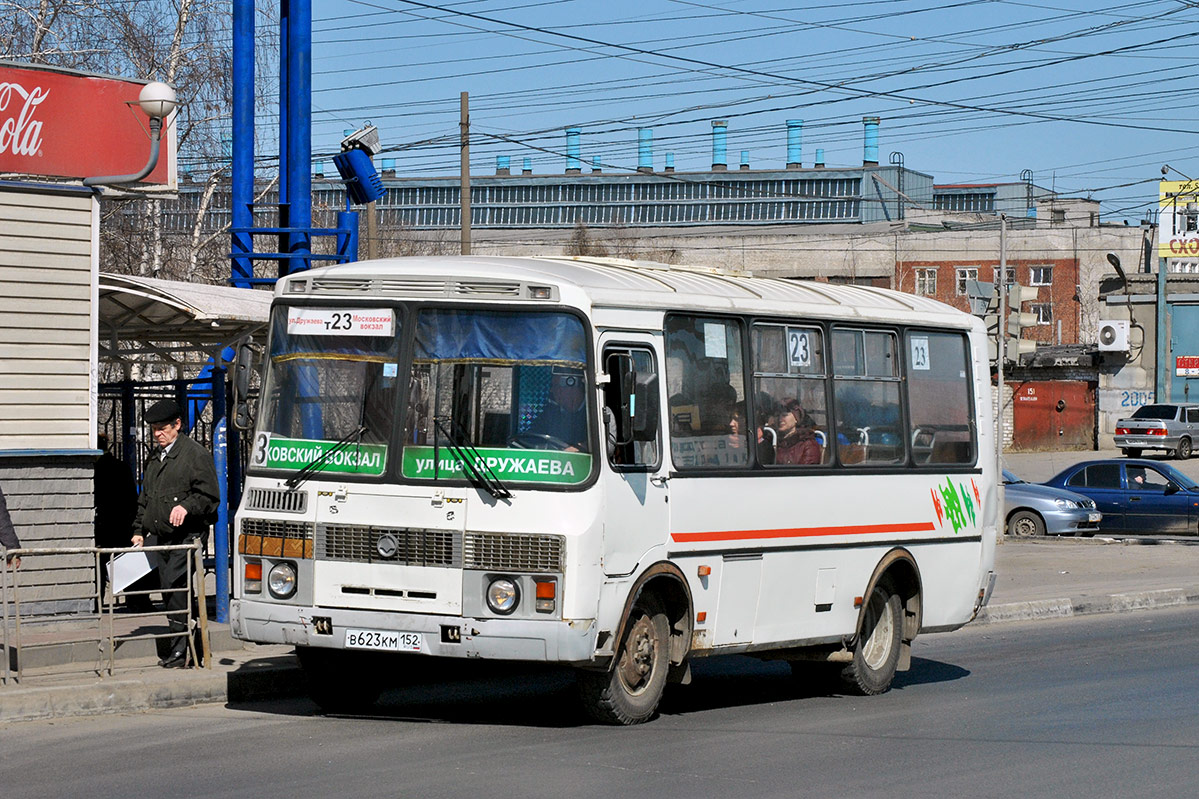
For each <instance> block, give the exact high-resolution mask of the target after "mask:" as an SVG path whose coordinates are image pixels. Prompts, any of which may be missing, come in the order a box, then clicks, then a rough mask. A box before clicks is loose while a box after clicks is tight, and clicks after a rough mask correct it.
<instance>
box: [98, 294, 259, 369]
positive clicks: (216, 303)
mask: <svg viewBox="0 0 1199 799" xmlns="http://www.w3.org/2000/svg"><path fill="white" fill-rule="evenodd" d="M270 305H271V292H269V291H259V290H256V289H239V288H231V287H228V286H212V285H208V284H204V283H183V282H180V281H174V280H159V279H157V278H150V277H134V276H131V275H114V274H107V273H102V274H101V275H100V290H99V318H100V330H99V339H100V355H101V357H102V358H105V359H109V360H124V359H126V358H128V357H130V356H132V355H138V354H145V353H156V354H158V355H161V356H163V357H166V358H168V359H169V360H184V359H186V358H187V355H186V353H189V352H192V353H203V354H204V355H206V356H207V355H210V354H212V353H213V352H215V351H217V350H220V349H222V348H224V347H226V346H228V345H230V344H235V343H237V342H239V341H241V340H242V339H244V338H246V337H247V336H251V335H253V334H255V333H257V332H259V331H261V330H264V329H265V328H266V324H267V319H268V317H269V314H270Z"/></svg>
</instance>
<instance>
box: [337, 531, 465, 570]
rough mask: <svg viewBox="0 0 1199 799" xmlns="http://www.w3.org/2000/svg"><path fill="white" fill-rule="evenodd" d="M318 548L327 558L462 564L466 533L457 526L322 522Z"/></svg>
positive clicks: (354, 560)
mask: <svg viewBox="0 0 1199 799" xmlns="http://www.w3.org/2000/svg"><path fill="white" fill-rule="evenodd" d="M316 550H317V553H318V557H320V558H323V559H325V560H346V561H353V562H356V563H396V564H401V565H405V566H440V567H445V568H458V567H461V566H462V536H461V534H459V533H456V532H454V531H453V530H414V529H408V528H399V527H374V526H370V525H360V524H318V525H317V528H316Z"/></svg>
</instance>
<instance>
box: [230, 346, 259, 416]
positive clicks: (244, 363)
mask: <svg viewBox="0 0 1199 799" xmlns="http://www.w3.org/2000/svg"><path fill="white" fill-rule="evenodd" d="M253 371H254V346H253V343H252V342H251V341H249V340H247V341H243V342H242V343H241V344H239V345H238V347H237V357H236V358H234V359H233V380H232V383H233V418H232V420H231V421H232V422H233V427H234V428H235V429H237V430H249V429H251V428H253V427H254V413H253V410H252V409H251V407H250V399H249V396H250V373H251V372H253Z"/></svg>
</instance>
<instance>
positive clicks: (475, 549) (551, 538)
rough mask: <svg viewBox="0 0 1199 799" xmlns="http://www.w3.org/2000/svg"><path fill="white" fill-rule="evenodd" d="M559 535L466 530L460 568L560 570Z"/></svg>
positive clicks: (531, 570) (560, 547)
mask: <svg viewBox="0 0 1199 799" xmlns="http://www.w3.org/2000/svg"><path fill="white" fill-rule="evenodd" d="M562 540H563V539H562V536H558V535H508V534H504V533H467V534H466V536H465V538H464V542H463V545H462V560H463V564H464V568H467V569H487V570H490V571H516V572H561V571H562Z"/></svg>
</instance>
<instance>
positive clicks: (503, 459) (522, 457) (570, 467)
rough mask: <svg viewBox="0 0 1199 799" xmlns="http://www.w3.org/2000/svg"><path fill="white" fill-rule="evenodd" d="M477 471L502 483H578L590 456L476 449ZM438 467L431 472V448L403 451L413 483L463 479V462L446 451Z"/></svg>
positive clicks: (440, 453) (584, 475) (406, 472)
mask: <svg viewBox="0 0 1199 799" xmlns="http://www.w3.org/2000/svg"><path fill="white" fill-rule="evenodd" d="M476 452H478V453H479V458H480V461H481V462H480V463H479V467H480V471H482V472H483V473H484V474H486V473H487V469H484V468H483V466H484V465H485V466H486V467H487V468H489V469H490V470H491V473H492V474H494V475H495V476H496V477H498V478H499V479H500V480H501V481H503V482H505V483H556V484H559V485H561V484H566V485H570V484H572V483H581V482H583V481H584V480H586V479H587V475H588V474H590V473H591V456H590V455H588V454H586V453H583V452H557V451H553V450H543V449H479V450H476ZM437 457H438V459H439V460H440V464H439V465H438V467H437V468H436V469H434V463H433V447H404V459H403V466H402V467H401V468H402V469H403V473H404V476H405V477H408V478H411V479H414V480H432V479H433V477H434V473H435V472H436V476H438V477H440V478H442V479H451V480H452V479H455V478H463V479H464V478H465V477H466V475H465V474H464V473H463V470H462V461H461V460H460V459H459V458H458V456H457V455H455V454H454V451H453V450H452V449H450V448H449V447H438V449H437Z"/></svg>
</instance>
